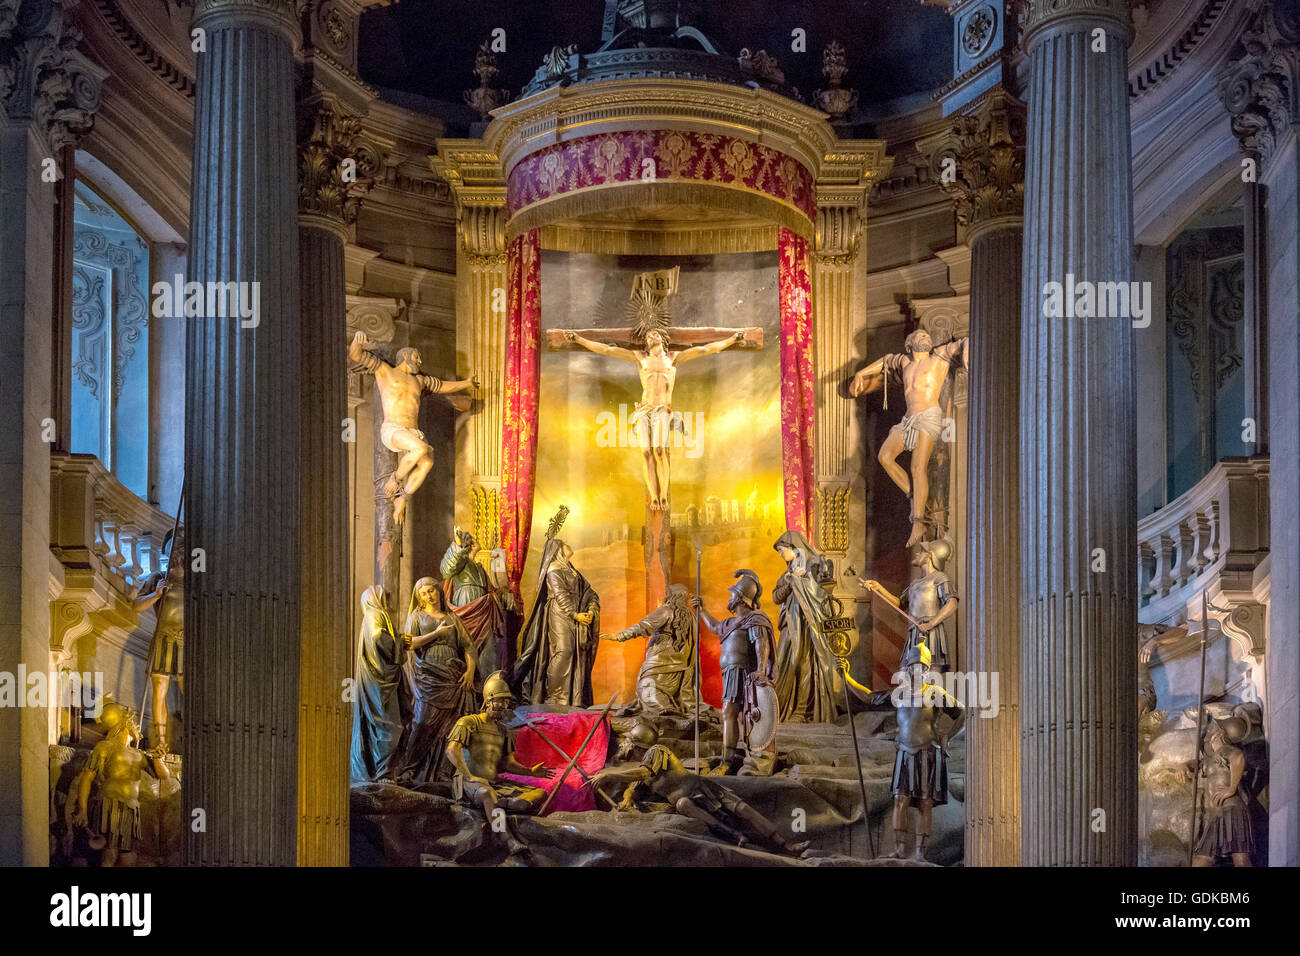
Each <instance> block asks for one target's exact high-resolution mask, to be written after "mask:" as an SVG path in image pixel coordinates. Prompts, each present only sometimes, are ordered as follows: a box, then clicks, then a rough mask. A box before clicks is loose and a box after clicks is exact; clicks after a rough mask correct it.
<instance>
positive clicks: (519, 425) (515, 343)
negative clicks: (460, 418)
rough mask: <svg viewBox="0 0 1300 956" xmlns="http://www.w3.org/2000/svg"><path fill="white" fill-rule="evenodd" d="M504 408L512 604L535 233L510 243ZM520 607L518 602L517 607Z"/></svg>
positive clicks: (519, 560)
mask: <svg viewBox="0 0 1300 956" xmlns="http://www.w3.org/2000/svg"><path fill="white" fill-rule="evenodd" d="M507 252H508V263H507V271H508V285H509V289H508V296H507V302H508V309H509V312H508V314H507V318H506V375H505V408H504V410H503V413H502V422H501V545H502V547H503V548H504V549H505V552H506V571H507V573H508V574H509V577H510V589H511V590H512V591H513V592H514V595H515V600H516V601H520V597H521V596H520V593H519V581H520V579H521V578H522V577H523V573H524V562H525V561H526V560H527V559H528V537H529V534H530V532H531V531H532V527H533V486H534V484H535V483H536V480H537V405H538V389H539V387H540V385H541V352H542V291H541V275H542V269H541V262H542V260H541V250H540V245H539V243H538V236H537V230H535V229H534V230H531V231H529V232H526V233H524V234H522V235H520V236H518V237H517V238H515V239H514V240H512V241H511V242H510V245H509V248H508V250H507ZM521 606H522V602H521Z"/></svg>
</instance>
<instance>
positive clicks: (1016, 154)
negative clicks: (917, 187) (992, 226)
mask: <svg viewBox="0 0 1300 956" xmlns="http://www.w3.org/2000/svg"><path fill="white" fill-rule="evenodd" d="M916 145H917V150H918V151H919V152H920V154H921V156H922V157H923V159H924V161H925V163H926V165H927V166H928V168H929V171H930V178H931V180H932V181H934V182H936V183H938V184H939V186H940V188H941V189H943V190H944V192H946V193H948V194H949V195H950V196H951V197H952V198H953V200H954V202H955V204H956V207H957V221H958V222H959V223H960V224H961V225H963V226H966V227H970V226H975V225H978V224H979V223H981V222H985V221H988V220H990V219H996V218H1001V217H1005V216H1022V215H1023V214H1024V202H1025V104H1024V103H1022V102H1021V101H1020V100H1018V99H1016V98H1015V97H1014V96H1012V95H1010V94H1009V93H1007V92H1005V91H1003V90H994V91H993V92H992V93H990V94H989V95H988V96H987V97H986V98H985V99H984V100H983V102H981V103H980V104H979V106H978V107H977V108H976V110H975V111H974V112H973V113H969V114H966V115H961V116H954V117H952V122H951V124H950V126H949V127H948V129H946V130H944V131H943V132H940V133H937V134H935V135H934V136H930V137H927V138H926V139H924V140H921V141H919V142H918V143H917V144H916Z"/></svg>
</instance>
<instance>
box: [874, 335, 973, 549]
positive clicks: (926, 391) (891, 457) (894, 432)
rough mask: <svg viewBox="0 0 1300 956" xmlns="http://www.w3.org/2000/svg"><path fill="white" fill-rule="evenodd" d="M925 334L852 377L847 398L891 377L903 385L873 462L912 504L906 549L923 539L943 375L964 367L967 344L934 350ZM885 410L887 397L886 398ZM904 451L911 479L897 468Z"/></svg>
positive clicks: (940, 428) (938, 432)
mask: <svg viewBox="0 0 1300 956" xmlns="http://www.w3.org/2000/svg"><path fill="white" fill-rule="evenodd" d="M932 342H933V340H932V339H931V338H930V333H929V332H927V331H925V329H917V330H916V331H915V332H913V333H912V334H911V335H909V336H908V337H907V339H906V341H905V342H904V343H903V348H904V349H905V350H906V354H891V355H886V356H883V357H881V358H878V359H876V361H874V362H872V363H871V364H870V365H868V366H867V367H866V368H864V369H862V370H861V371H860V372H858V373H857V374H856V375H854V376H853V381H852V382H851V383H850V384H849V394H850V395H852V396H853V397H854V398H857V397H858V396H859V395H865V394H867V393H868V392H874V391H875V390H876V389H878V388H883V387H884V386H885V377H886V376H887V375H889V374H896V375H898V376H899V377H900V378H901V379H902V380H903V398H904V400H905V401H906V403H907V411H906V413H905V414H904V415H903V420H902V421H900V422H899V423H898V424H897V425H895V426H894V427H893V428H891V429H890V430H889V435H888V437H887V438H886V439H885V442H884V444H883V445H881V446H880V452H879V454H877V455H876V458H877V460H878V461H879V462H880V464H881V466H882V467H883V468H884V469H885V472H886V473H887V474H888V475H889V477H890V478H891V479H892V480H893V482H894V484H896V485H898V487H899V488H900V489H901V490H902V492H903V494H905V495H908V496H909V497H910V499H911V502H912V511H911V515H910V520H911V522H912V534H911V536H910V537H909V538H908V539H907V546H908V547H909V548H910V547H912V546H914V545H916V544H919V543H920V541H921V539H922V538H923V537H925V523H926V515H925V506H926V501H927V500H928V498H929V496H930V479H929V477H928V475H927V473H926V469H927V468H928V467H929V464H930V455H931V453H932V452H933V451H934V443H935V441H937V440H938V439H939V437H940V435H942V433H943V423H944V412H943V410H942V408H941V407H940V401H941V393H942V391H943V386H944V383H945V382H946V381H947V379H948V373H949V372H950V371H951V370H952V368H953V367H954V366H959V365H960V366H962V367H969V365H968V364H967V360H968V352H969V340H968V339H966V338H960V339H953V340H952V341H951V342H946V343H944V344H943V345H940V346H939V347H938V348H934V346H933V344H932ZM885 401H886V406H885V407H888V396H886V400H885ZM904 451H910V452H911V453H912V462H911V472H912V474H911V480H910V481H909V479H908V473H907V472H906V471H904V470H903V468H902V466H901V465H899V464H898V460H897V459H898V456H899V455H901V454H902V453H903V452H904Z"/></svg>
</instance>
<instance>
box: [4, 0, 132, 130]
mask: <svg viewBox="0 0 1300 956" xmlns="http://www.w3.org/2000/svg"><path fill="white" fill-rule="evenodd" d="M80 42H81V31H80V30H78V29H77V28H76V27H75V26H74V25H73V24H72V23H71V22H70V21H69V20H68V18H67V16H66V14H65V11H64V4H63V3H61V2H57V0H29V2H27V3H23V4H15V3H13V2H12V0H0V102H3V104H4V110H5V114H6V115H7V116H8V117H9V118H10V119H28V120H31V121H32V122H33V124H34V125H35V126H36V128H37V130H38V131H40V132H41V133H42V134H43V135H44V137H45V139H46V141H47V142H48V143H49V146H50V148H51V150H54V151H57V150H59V149H61V148H62V147H64V146H67V145H70V144H74V143H76V141H77V140H78V138H79V137H81V136H82V135H84V134H85V133H87V132H89V131H90V128H91V126H92V125H93V123H94V116H95V111H96V110H97V109H99V89H100V85H101V84H102V83H103V81H104V78H105V77H106V76H107V75H108V74H107V73H106V72H105V71H104V70H102V69H101V68H100V67H98V66H96V65H95V64H94V63H92V62H91V61H90V60H88V59H87V58H86V57H85V56H83V55H82V54H81V53H80V52H78V50H77V44H79V43H80Z"/></svg>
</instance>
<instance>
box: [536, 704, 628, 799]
mask: <svg viewBox="0 0 1300 956" xmlns="http://www.w3.org/2000/svg"><path fill="white" fill-rule="evenodd" d="M617 698H618V691H614V693H612V694H610V696H609V703H608V704H606V705H605V709H604V710H602V711H601V712H600V720H598V721H596V722H595V723H594V724H592V725H591V730H589V731H587V736H586V737H585V738H583V741H582V745H581V746H579V747H578V749H577V751H576V752H575V753H574V754H573V756H572V757H570V758H569V765H568V766H567V767H565V768H564V773H562V774H560V779H559V780H557V781H556V782H555V787H554V789H552V790H551V792H550V793H548V794H547V795H546V801H545V802H544V803H543V804H542V808H541V809H540V810H538V811H537V815H538V816H539V817H540V816H541V815H542V814H544V813H545V812H546V808H547V807H549V806H550V805H551V801H552V800H554V799H555V795H556V794H557V793H559V792H560V787H562V786H564V781H565V780H567V779H568V778H569V774H570V772H572V770H573V767H574V765H575V764H576V763H577V762H578V758H579V757H581V756H582V752H583V751H584V750H586V749H587V744H589V743H591V738H592V737H594V736H596V728H597V727H599V726H600V725H601V724H603V723H604V722H605V718H606V717H607V716H609V712H610V710H611V709H612V708H613V706H614V701H615V700H616V699H617Z"/></svg>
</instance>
